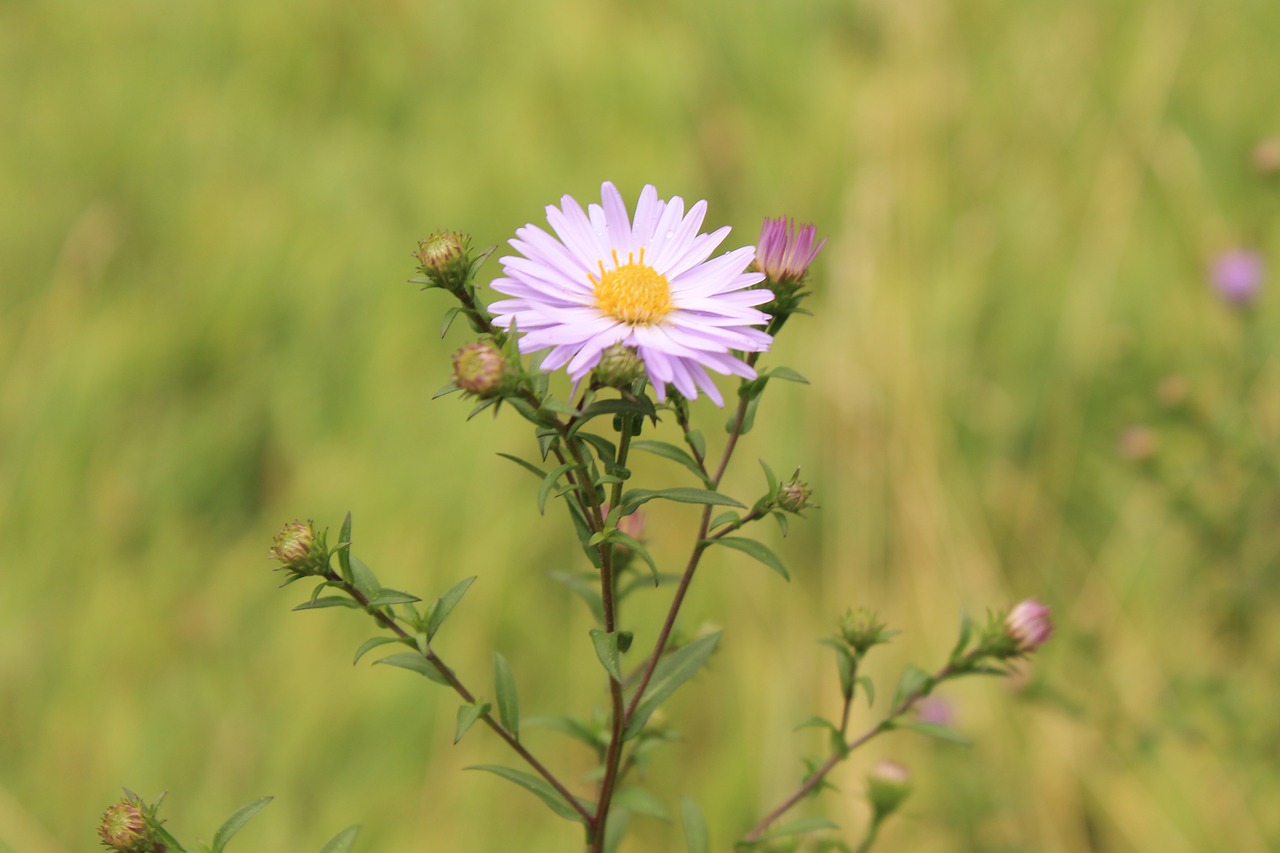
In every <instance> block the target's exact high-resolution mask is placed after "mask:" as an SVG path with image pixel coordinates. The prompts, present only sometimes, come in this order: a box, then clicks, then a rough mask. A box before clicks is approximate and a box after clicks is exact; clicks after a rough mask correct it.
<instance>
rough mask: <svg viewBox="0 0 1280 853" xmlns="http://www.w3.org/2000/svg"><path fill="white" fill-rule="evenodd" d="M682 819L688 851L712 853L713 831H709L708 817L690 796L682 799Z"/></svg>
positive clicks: (687, 852)
mask: <svg viewBox="0 0 1280 853" xmlns="http://www.w3.org/2000/svg"><path fill="white" fill-rule="evenodd" d="M680 820H681V822H682V823H683V824H684V846H685V851H686V853H711V833H710V832H708V831H707V819H706V818H705V817H703V816H702V809H700V808H698V804H697V803H695V802H694V801H693V800H691V799H689V798H688V797H683V798H681V800H680Z"/></svg>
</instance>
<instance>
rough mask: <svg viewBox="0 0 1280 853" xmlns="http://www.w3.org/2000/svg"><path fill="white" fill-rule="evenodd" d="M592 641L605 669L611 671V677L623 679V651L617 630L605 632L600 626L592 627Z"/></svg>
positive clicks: (619, 680) (615, 679) (616, 679)
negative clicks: (620, 648) (620, 647)
mask: <svg viewBox="0 0 1280 853" xmlns="http://www.w3.org/2000/svg"><path fill="white" fill-rule="evenodd" d="M591 643H592V645H594V646H595V649H596V657H598V658H600V663H601V664H602V665H603V666H604V671H605V672H607V673H609V677H610V678H612V679H613V680H614V681H617V682H621V681H622V663H621V660H620V658H621V653H620V651H619V649H618V634H617V632H616V631H615V632H613V633H605V632H604V631H601V630H600V629H599V628H592V629H591Z"/></svg>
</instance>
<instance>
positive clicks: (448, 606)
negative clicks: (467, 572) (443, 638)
mask: <svg viewBox="0 0 1280 853" xmlns="http://www.w3.org/2000/svg"><path fill="white" fill-rule="evenodd" d="M475 580H476V576H475V575H472V576H471V577H469V578H463V579H462V580H460V581H458V582H457V583H456V584H454V585H453V586H452V587H450V589H449V591H448V592H446V593H445V594H444V595H442V596H440V597H439V598H437V599H436V600H435V601H434V602H432V603H431V609H430V611H429V612H430V613H431V616H430V618H428V619H427V640H428V641H430V640H432V639H434V638H435V636H436V632H437V631H439V630H440V626H441V625H442V624H444V620H445V619H446V618H447V617H448V615H449V614H450V613H452V612H453V608H455V607H457V606H458V602H459V601H461V600H462V596H464V595H466V594H467V590H468V589H470V588H471V584H473V583H475Z"/></svg>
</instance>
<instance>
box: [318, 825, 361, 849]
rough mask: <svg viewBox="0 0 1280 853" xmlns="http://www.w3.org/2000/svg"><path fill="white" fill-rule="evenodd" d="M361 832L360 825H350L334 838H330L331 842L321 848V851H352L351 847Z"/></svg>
mask: <svg viewBox="0 0 1280 853" xmlns="http://www.w3.org/2000/svg"><path fill="white" fill-rule="evenodd" d="M359 834H360V827H359V826H358V825H356V826H348V827H347V828H346V829H344V830H342V832H339V833H338V834H337V835H335V836H334V837H333V838H331V839H329V843H328V844H326V845H325V846H324V847H322V848H320V853H351V848H352V847H353V846H354V845H355V843H356V836H358V835H359Z"/></svg>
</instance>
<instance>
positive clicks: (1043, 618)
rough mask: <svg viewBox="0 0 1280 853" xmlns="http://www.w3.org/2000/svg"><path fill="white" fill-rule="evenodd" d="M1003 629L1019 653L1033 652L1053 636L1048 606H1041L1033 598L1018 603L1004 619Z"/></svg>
mask: <svg viewBox="0 0 1280 853" xmlns="http://www.w3.org/2000/svg"><path fill="white" fill-rule="evenodd" d="M1004 627H1005V633H1006V634H1008V635H1009V638H1010V639H1012V640H1013V641H1014V642H1015V643H1017V644H1018V651H1019V652H1022V653H1024V654H1025V653H1027V652H1034V651H1035V650H1036V649H1038V648H1040V647H1041V646H1043V645H1044V644H1045V643H1047V642H1048V641H1049V638H1050V637H1051V636H1053V620H1052V619H1050V618H1049V605H1047V604H1041V603H1040V602H1038V601H1036V600H1035V599H1034V598H1028V599H1027V600H1026V601H1020V602H1018V603H1017V604H1016V605H1014V607H1013V609H1012V610H1010V611H1009V615H1008V616H1007V617H1005V620H1004Z"/></svg>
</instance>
